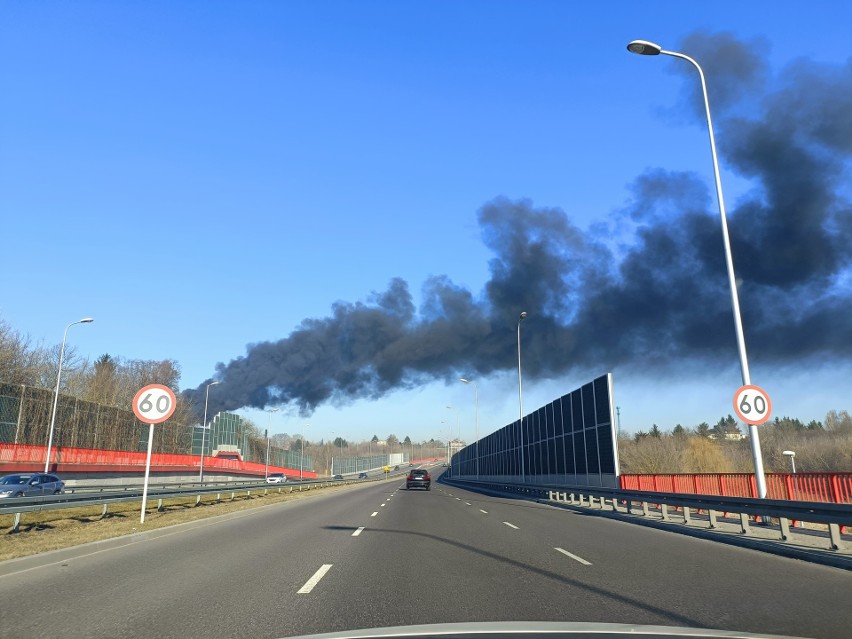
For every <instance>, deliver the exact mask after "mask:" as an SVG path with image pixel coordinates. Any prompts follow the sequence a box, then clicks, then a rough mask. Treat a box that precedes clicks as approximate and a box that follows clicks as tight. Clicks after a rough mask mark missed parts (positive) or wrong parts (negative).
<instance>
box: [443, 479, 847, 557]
mask: <svg viewBox="0 0 852 639" xmlns="http://www.w3.org/2000/svg"><path fill="white" fill-rule="evenodd" d="M445 481H447V482H449V483H457V484H458V485H462V486H465V485H466V486H471V487H481V488H487V489H491V490H496V491H499V492H505V493H515V494H521V495H527V496H529V497H540V498H546V499H549V500H552V501H557V502H565V503H569V504H572V505H579V506H585V505H587V504H586V502H587V501H588V505H589V506H594V505H595V504H596V500H600V502H599V504H600V507H601V509H609V510H611V511H613V512H616V513H618V512H622V513H626V514H630V515H632V514H636V513H634V509H636V508H637V507H638V508H640V509H641V514H642V515H644V516H646V517H648V516H649V515H650V505H652V504H653V505H658V506H659V510H660V515H661V520H662V521H671V519H670V518H669V508H671V507H674V508H678V509H681V511H682V516H683V518H684V523H690V522H691V511H692V510H694V511H697V512H705V513H707V516H708V522H709V523H708V529H711V530H712V529H714V528H719V521H718V515H719V513H722V514H723V517H727V515H728V513H736V514H738V515H739V525H740V532H741V533H742V534H744V535H748V534H750V533H751V530H750V527H749V517H750V516H751V517H765V518H771V519H777V520H778V522H779V527H780V540H782V541H789V540H790V534H791V533H790V522H791V521H792V522H794V523H795V522H797V521H800V522H808V523H814V524H824V525H826V526H827V527H828V539H829V545H828V548H829V550H840V549H841V548H842V547H843V541H842V539H841V527H847V526H852V505H850V504H832V503H824V502H804V501H786V500H778V499H755V498H751V497H720V496H717V495H689V494H684V493H658V492H649V491H639V490H622V489H618V488H598V487H594V486H554V485H531V484H516V483H512V482H494V481H481V480H469V479H459V478H457V477H451V478H447V479H445ZM637 505H638V506H637ZM622 507H623V508H624V510H622Z"/></svg>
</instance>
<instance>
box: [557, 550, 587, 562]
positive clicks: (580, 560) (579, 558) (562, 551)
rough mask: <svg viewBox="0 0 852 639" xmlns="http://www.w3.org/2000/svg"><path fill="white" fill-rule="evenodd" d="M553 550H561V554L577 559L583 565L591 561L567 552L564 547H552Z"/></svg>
mask: <svg viewBox="0 0 852 639" xmlns="http://www.w3.org/2000/svg"><path fill="white" fill-rule="evenodd" d="M553 550H558V551H559V552H561V553H562V554H563V555H566V556H568V557H571V559H574V560H575V561H579V562H580V563H581V564H583V565H584V566H591V565H592V562H591V561H586V560H585V559H583V558H582V557H578V556H577V555H573V554H571V553H570V552H568V551H567V550H565V549H564V548H554V549H553Z"/></svg>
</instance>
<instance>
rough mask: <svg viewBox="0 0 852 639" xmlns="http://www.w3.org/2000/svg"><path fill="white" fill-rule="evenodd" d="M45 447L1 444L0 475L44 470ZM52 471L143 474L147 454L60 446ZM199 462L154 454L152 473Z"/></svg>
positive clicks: (246, 468)
mask: <svg viewBox="0 0 852 639" xmlns="http://www.w3.org/2000/svg"><path fill="white" fill-rule="evenodd" d="M46 454H47V447H46V446H31V445H23V444H19V445H15V444H2V443H0V474H5V473H14V472H33V471H37V470H41V469H42V468H44V461H45V455H46ZM50 456H51V461H50V468H51V469H52V470H53V471H54V472H57V473H62V472H66V473H67V472H75V471H76V472H88V473H97V472H135V471H139V472H140V473H141V472H142V471H143V470H144V468H145V460H146V458H147V453H146V452H142V451H134V450H101V449H94V448H72V447H69V446H61V447H58V448H53V449H52V450H51V455H50ZM199 462H200V460H199V458H198V456H197V455H180V454H175V453H152V454H151V469H152V470H153V471H155V472H156V471H177V472H180V471H184V472H190V473H194V472H197V471H198V466H199ZM204 467H205V468H207V469H209V470H226V471H230V472H235V473H240V474H243V475H257V476H261V475H264V474H265V472H266V465H265V464H260V463H257V462H245V461H240V460H237V459H222V458H219V457H205V458H204ZM269 472H270V473H284V474H285V475H287V476H288V477H293V478H295V477H298V476H299V473H300V471H299V469H298V468H295V469H293V468H284V467H281V466H272V465H270V466H269ZM301 474H302V476H303V477H306V478H309V479H313V478H316V476H317V474H316V472H314V471H312V470H311V471H309V470H303V471H302V472H301Z"/></svg>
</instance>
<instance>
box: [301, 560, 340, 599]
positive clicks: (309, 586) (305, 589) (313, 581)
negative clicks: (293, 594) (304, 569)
mask: <svg viewBox="0 0 852 639" xmlns="http://www.w3.org/2000/svg"><path fill="white" fill-rule="evenodd" d="M331 566H332V564H323V565H322V567H321V568H320V569H319V570H317V571H316V572H315V573H314V576H313V577H311V578H310V579H308V580H307V581H306V582H305V585H304V586H302V587H301V588H299V590H298V591H297V592H298V593H299V594H300V595H306V594H308V593H309V592H310V591H311V590H313V589H314V586H316V585H317V584H318V583H319V581H320V579H322V578H323V577H324V576H325V573H327V572H328V571H329V570H330V569H331Z"/></svg>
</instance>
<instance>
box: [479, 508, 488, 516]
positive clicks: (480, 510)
mask: <svg viewBox="0 0 852 639" xmlns="http://www.w3.org/2000/svg"><path fill="white" fill-rule="evenodd" d="M479 512H481V513H482V514H483V515H487V514H488V511H487V510H482V508H480V509H479Z"/></svg>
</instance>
